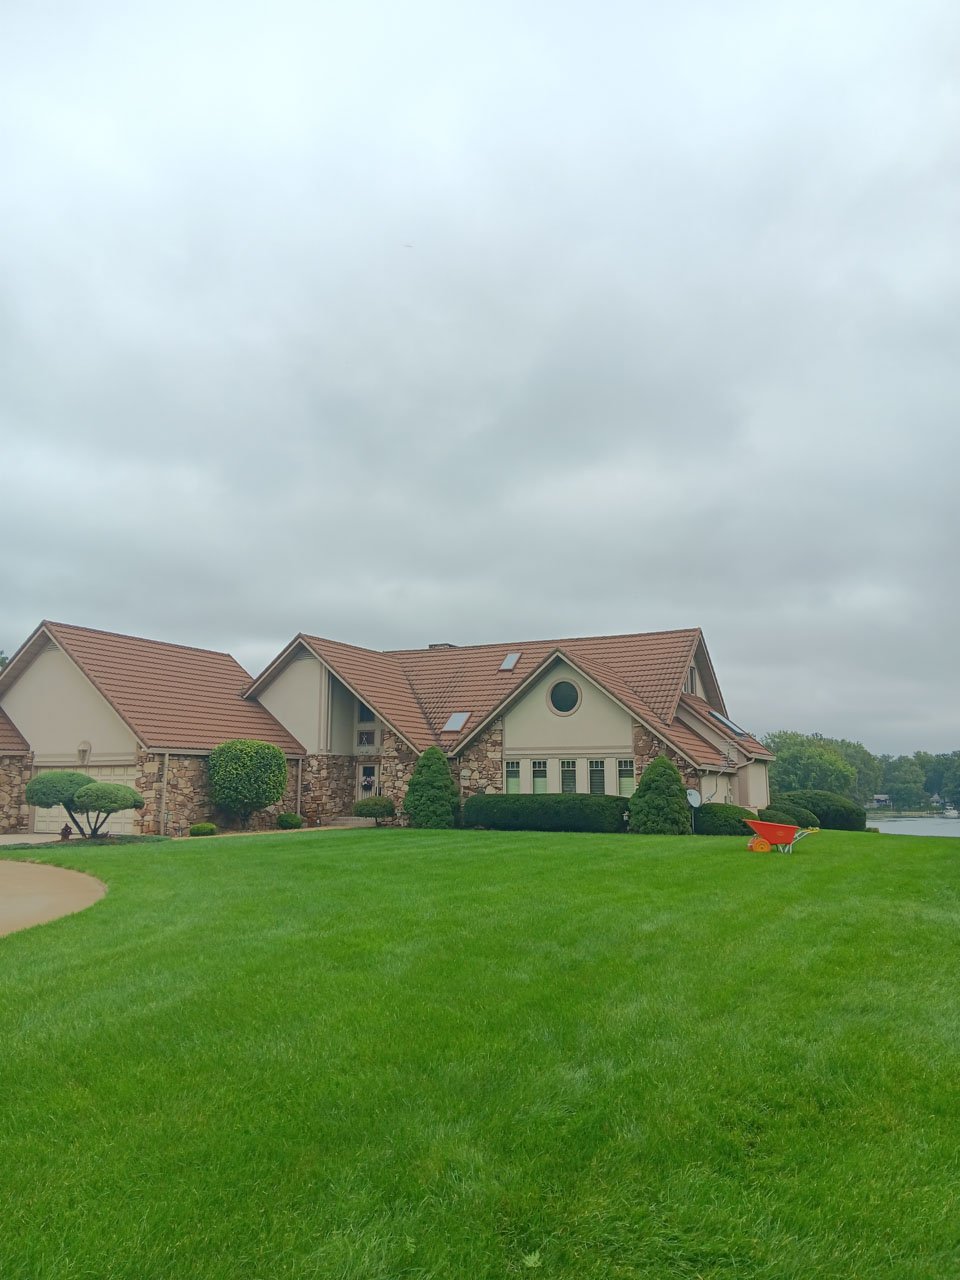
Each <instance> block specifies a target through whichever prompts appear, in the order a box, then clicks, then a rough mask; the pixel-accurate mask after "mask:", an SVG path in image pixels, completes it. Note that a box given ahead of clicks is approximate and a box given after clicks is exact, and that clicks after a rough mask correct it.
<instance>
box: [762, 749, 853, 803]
mask: <svg viewBox="0 0 960 1280" xmlns="http://www.w3.org/2000/svg"><path fill="white" fill-rule="evenodd" d="M772 749H773V748H771V750H772ZM856 783H857V771H856V769H855V768H854V767H853V765H852V764H848V763H847V762H846V760H842V759H841V758H840V756H838V755H837V754H836V753H835V752H834V751H832V750H829V749H828V748H825V747H821V746H816V745H814V744H813V743H811V742H806V743H801V744H798V745H793V746H787V747H784V748H783V749H782V750H781V751H780V753H779V754H778V755H777V758H776V760H774V762H773V763H772V764H771V766H770V790H771V792H773V793H775V794H779V793H780V792H783V791H835V792H836V793H837V794H838V795H842V796H852V795H853V794H854V792H855V789H856Z"/></svg>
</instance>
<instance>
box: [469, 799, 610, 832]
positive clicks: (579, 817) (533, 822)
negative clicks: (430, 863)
mask: <svg viewBox="0 0 960 1280" xmlns="http://www.w3.org/2000/svg"><path fill="white" fill-rule="evenodd" d="M626 816H627V801H626V800H625V799H624V797H623V796H588V795H570V794H564V795H535V796H533V795H529V796H528V795H523V796H519V795H511V796H504V795H480V796H470V798H469V799H468V800H467V801H466V802H465V803H464V806H463V825H464V826H465V827H487V828H489V829H490V830H492V831H624V830H625V829H626Z"/></svg>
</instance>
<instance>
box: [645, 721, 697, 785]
mask: <svg viewBox="0 0 960 1280" xmlns="http://www.w3.org/2000/svg"><path fill="white" fill-rule="evenodd" d="M657 756H666V757H667V759H668V760H670V761H671V762H672V763H673V764H675V765H676V766H677V768H678V769H679V770H680V776H681V778H683V785H684V786H685V787H696V789H697V790H698V791H699V790H700V774H699V773H698V771H697V769H696V768H695V767H694V766H693V765H692V764H691V763H690V761H689V760H684V758H683V756H681V755H678V754H677V752H676V751H674V749H673V747H670V746H668V745H667V744H666V743H665V742H664V741H663V739H662V738H658V737H657V736H656V734H654V733H651V731H650V730H649V729H645V728H644V727H643V725H642V724H637V723H636V722H634V726H633V768H634V775H635V777H636V779H637V781H638V782H639V781H640V776H641V774H642V773H643V771H644V769H645V768H646V767H647V765H648V764H649V763H650V761H651V760H654V759H656V757H657Z"/></svg>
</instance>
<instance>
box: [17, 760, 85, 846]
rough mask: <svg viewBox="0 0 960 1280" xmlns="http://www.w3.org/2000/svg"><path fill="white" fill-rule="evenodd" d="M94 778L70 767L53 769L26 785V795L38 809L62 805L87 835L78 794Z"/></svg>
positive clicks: (32, 779) (73, 821) (81, 833)
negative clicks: (79, 806)
mask: <svg viewBox="0 0 960 1280" xmlns="http://www.w3.org/2000/svg"><path fill="white" fill-rule="evenodd" d="M92 783H93V779H92V778H91V777H89V776H88V775H87V774H85V773H76V772H72V771H70V770H69V769H63V770H51V771H50V772H49V773H38V774H37V776H36V777H35V778H31V779H30V781H29V782H28V783H27V785H26V789H25V791H24V795H25V797H26V801H27V804H32V805H35V806H36V807H37V808H38V809H56V807H57V805H62V806H63V807H64V809H66V811H67V816H68V817H69V819H70V821H71V822H72V823H73V825H74V826H75V827H76V829H77V831H79V833H80V835H82V836H84V837H86V835H87V831H86V828H85V827H84V826H83V823H82V822H81V820H80V812H81V810H80V809H78V807H77V802H76V795H77V792H78V791H79V790H80V788H81V787H87V786H90V785H91V784H92Z"/></svg>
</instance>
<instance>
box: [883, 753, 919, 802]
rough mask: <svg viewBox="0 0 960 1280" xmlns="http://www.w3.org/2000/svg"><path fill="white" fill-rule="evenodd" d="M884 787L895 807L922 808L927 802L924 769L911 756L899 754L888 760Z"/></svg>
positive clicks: (884, 774)
mask: <svg viewBox="0 0 960 1280" xmlns="http://www.w3.org/2000/svg"><path fill="white" fill-rule="evenodd" d="M883 789H884V791H885V792H886V793H887V795H888V796H889V797H890V801H891V803H892V805H893V807H894V808H895V809H920V808H922V807H923V806H924V805H925V804H926V802H927V795H926V792H925V791H924V787H923V769H922V768H921V767H920V765H919V764H917V762H916V760H914V759H912V758H911V757H910V756H897V757H896V759H894V760H889V761H888V762H887V765H886V768H885V769H884V773H883Z"/></svg>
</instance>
